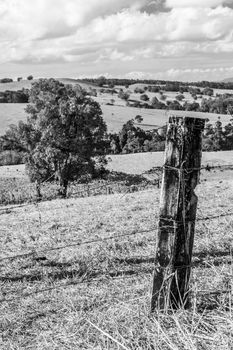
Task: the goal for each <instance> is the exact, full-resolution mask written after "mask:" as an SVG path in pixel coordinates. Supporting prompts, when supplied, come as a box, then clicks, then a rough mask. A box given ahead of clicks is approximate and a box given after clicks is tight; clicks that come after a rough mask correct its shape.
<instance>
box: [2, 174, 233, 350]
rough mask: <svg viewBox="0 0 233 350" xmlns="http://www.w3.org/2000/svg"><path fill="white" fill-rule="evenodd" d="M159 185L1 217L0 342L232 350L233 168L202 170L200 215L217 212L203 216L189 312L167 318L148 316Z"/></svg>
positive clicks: (27, 346) (18, 346)
mask: <svg viewBox="0 0 233 350" xmlns="http://www.w3.org/2000/svg"><path fill="white" fill-rule="evenodd" d="M159 191H160V190H159V189H157V188H154V189H149V190H145V191H141V192H136V193H131V194H125V195H122V194H114V195H108V196H97V197H88V198H78V199H67V200H54V201H50V202H42V203H40V204H38V205H30V206H28V207H25V208H18V209H13V210H11V211H9V212H8V213H0V214H1V220H0V247H1V249H0V269H1V275H0V299H1V300H0V315H1V317H0V348H1V349H4V350H5V349H6V350H8V349H9V350H10V349H11V350H12V349H15V350H16V349H17V350H18V349H33V350H34V349H38V350H39V349H41V350H42V349H43V350H44V349H46V350H47V349H49V350H50V349H51V350H52V349H53V350H54V349H59V350H61V349H69V350H71V349H88V350H89V349H95V350H97V349H98V350H102V349H111V350H112V349H130V350H132V349H135V350H136V349H143V350H149V349H150V350H155V349H158V350H167V349H172V350H173V349H174V350H176V349H187V350H193V349H197V350H199V349H207V350H215V349H216V350H217V349H218V350H219V349H220V350H231V349H232V344H233V318H232V306H233V302H232V298H233V294H232V288H233V286H232V277H233V264H232V254H231V251H232V248H233V235H232V231H233V216H230V215H229V216H220V215H222V214H224V215H225V214H227V213H229V212H233V206H232V199H233V179H232V171H225V172H214V173H211V174H209V173H207V172H203V175H202V182H201V184H200V185H199V186H198V189H197V194H198V195H199V210H198V217H199V218H203V217H206V216H212V215H214V216H217V215H219V218H215V219H211V220H204V221H198V222H197V228H196V237H195V246H194V257H193V273H192V284H191V288H192V291H193V306H192V309H191V310H190V311H184V310H180V311H179V312H177V313H176V314H173V313H170V314H168V315H163V314H161V313H160V314H155V315H150V312H149V309H150V293H151V284H152V272H153V261H154V253H155V246H156V222H157V215H158V206H159ZM151 229H152V231H150V232H143V233H137V234H135V235H130V236H124V237H123V236H122V237H119V235H122V234H125V233H136V232H138V231H148V230H151ZM109 236H113V237H115V239H110V240H106V241H105V240H104V239H105V238H106V237H109ZM96 239H102V241H100V242H98V243H88V244H85V245H81V246H74V244H75V243H77V242H81V241H82V242H83V241H91V240H96ZM61 246H67V247H66V248H63V249H60V250H51V251H48V250H47V251H45V250H46V249H49V248H57V247H61ZM32 251H35V252H37V253H35V254H34V255H31V256H28V257H21V258H17V259H14V260H1V259H2V258H4V257H6V256H8V257H9V256H12V255H15V254H21V253H24V252H32ZM40 290H45V291H43V292H39V291H40ZM221 291H222V292H221ZM4 300H5V301H4ZM7 300H8V301H7Z"/></svg>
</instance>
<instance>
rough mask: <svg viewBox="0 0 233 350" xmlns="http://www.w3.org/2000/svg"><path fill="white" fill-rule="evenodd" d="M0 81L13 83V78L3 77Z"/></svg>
mask: <svg viewBox="0 0 233 350" xmlns="http://www.w3.org/2000/svg"><path fill="white" fill-rule="evenodd" d="M0 83H3V84H5V83H13V79H10V78H3V79H0Z"/></svg>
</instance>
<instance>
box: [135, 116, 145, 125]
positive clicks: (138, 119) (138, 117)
mask: <svg viewBox="0 0 233 350" xmlns="http://www.w3.org/2000/svg"><path fill="white" fill-rule="evenodd" d="M134 119H135V121H136V122H137V123H139V124H140V123H141V122H142V121H143V117H142V116H141V115H139V114H138V115H136V117H135V118H134Z"/></svg>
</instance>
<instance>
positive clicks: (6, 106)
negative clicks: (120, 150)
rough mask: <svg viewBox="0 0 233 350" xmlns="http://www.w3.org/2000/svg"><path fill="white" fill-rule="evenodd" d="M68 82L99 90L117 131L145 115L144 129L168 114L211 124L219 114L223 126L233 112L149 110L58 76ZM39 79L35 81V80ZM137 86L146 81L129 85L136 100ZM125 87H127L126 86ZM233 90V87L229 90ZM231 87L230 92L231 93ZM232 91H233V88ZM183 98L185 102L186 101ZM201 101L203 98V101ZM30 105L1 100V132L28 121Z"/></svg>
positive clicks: (14, 86) (16, 85) (25, 84)
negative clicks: (131, 120)
mask: <svg viewBox="0 0 233 350" xmlns="http://www.w3.org/2000/svg"><path fill="white" fill-rule="evenodd" d="M58 80H60V81H61V82H63V83H64V84H71V85H75V84H77V83H78V84H80V85H81V86H82V87H83V88H84V89H87V90H89V89H90V88H93V87H94V88H95V89H96V90H97V93H98V94H97V97H92V98H93V99H94V100H95V101H97V102H98V103H100V106H101V109H102V112H103V119H104V121H105V122H106V124H107V127H108V132H111V133H114V132H119V131H120V130H121V128H122V126H123V124H124V123H126V122H127V121H128V120H130V119H134V118H135V117H136V115H138V114H139V115H141V116H142V117H143V121H142V123H141V124H138V126H140V127H141V128H142V129H144V130H151V129H154V128H158V127H161V126H163V125H165V124H166V122H167V120H168V116H169V115H172V114H175V115H177V116H186V115H189V116H190V117H199V118H208V119H209V120H210V123H215V122H216V121H217V120H218V117H220V118H221V121H222V123H223V125H226V124H228V123H229V122H230V119H231V117H230V116H229V115H219V114H214V113H202V112H190V111H189V112H186V111H172V110H170V111H167V110H160V109H145V108H134V107H127V106H126V102H125V101H124V100H122V99H120V98H119V97H117V95H116V94H114V95H111V94H109V93H100V88H99V87H96V86H92V85H90V84H86V83H83V82H81V83H79V82H77V81H76V80H75V79H68V78H60V79H58ZM34 81H35V80H34ZM31 83H32V81H28V80H22V81H20V82H13V83H6V84H0V91H5V90H18V89H22V88H30V86H31ZM136 86H140V87H143V84H134V85H131V86H130V87H129V90H130V91H131V92H132V93H131V98H133V99H135V100H138V101H139V100H140V94H135V93H134V92H133V91H134V89H135V87H136ZM123 89H124V90H127V89H126V88H124V87H123ZM116 90H119V87H116ZM229 91H231V90H229ZM229 91H228V90H227V91H226V92H229ZM217 92H218V93H220V92H223V93H224V90H223V91H217V90H216V91H215V94H216V93H217ZM231 92H232V91H231ZM146 93H147V95H148V96H149V97H150V98H152V97H153V96H156V97H157V98H158V99H159V94H156V93H150V92H148V91H147V92H146ZM165 94H166V95H167V99H168V100H174V99H175V96H176V95H177V94H176V93H174V92H165ZM184 95H185V99H184V101H188V102H191V95H190V94H189V93H184ZM112 99H113V100H114V104H113V105H108V103H112ZM184 101H183V102H184ZM199 102H200V101H199ZM25 107H26V104H21V103H17V104H11V103H1V104H0V135H3V134H4V132H5V131H6V129H7V127H8V126H9V125H10V124H17V123H18V122H19V120H23V121H25V120H26V118H27V115H26V113H25Z"/></svg>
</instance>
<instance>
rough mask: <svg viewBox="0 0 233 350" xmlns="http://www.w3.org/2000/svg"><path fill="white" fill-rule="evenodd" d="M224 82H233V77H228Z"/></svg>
mask: <svg viewBox="0 0 233 350" xmlns="http://www.w3.org/2000/svg"><path fill="white" fill-rule="evenodd" d="M223 82H224V83H233V78H227V79H224V80H223Z"/></svg>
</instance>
